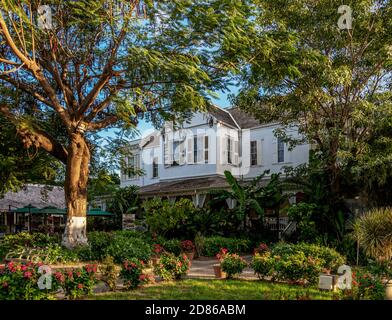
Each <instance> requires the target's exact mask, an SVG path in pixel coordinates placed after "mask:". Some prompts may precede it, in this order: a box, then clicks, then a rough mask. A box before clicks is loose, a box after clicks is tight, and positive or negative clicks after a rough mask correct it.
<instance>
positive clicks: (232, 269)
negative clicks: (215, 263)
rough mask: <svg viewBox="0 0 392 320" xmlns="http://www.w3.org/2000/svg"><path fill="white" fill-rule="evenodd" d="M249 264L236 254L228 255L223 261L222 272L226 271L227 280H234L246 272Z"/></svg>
mask: <svg viewBox="0 0 392 320" xmlns="http://www.w3.org/2000/svg"><path fill="white" fill-rule="evenodd" d="M247 265H248V264H247V262H246V261H245V260H244V259H243V258H241V257H240V256H239V255H238V254H236V253H228V254H226V255H225V257H224V258H223V260H222V261H221V267H222V271H224V272H225V273H226V274H227V276H226V278H227V279H232V278H233V277H234V276H235V275H238V274H240V273H242V271H244V269H245V268H246V267H247Z"/></svg>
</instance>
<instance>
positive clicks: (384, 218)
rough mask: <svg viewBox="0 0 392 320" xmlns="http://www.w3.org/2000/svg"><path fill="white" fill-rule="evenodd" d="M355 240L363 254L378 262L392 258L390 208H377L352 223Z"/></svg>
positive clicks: (391, 209) (391, 217) (391, 214)
mask: <svg viewBox="0 0 392 320" xmlns="http://www.w3.org/2000/svg"><path fill="white" fill-rule="evenodd" d="M354 233H355V237H356V239H357V240H358V241H359V244H360V246H361V247H362V248H363V250H364V251H365V253H366V254H367V255H369V256H370V257H373V258H375V259H377V260H379V261H383V260H390V259H391V257H392V208H379V209H373V210H371V211H369V212H368V213H367V214H365V215H363V216H361V217H359V218H358V219H357V220H356V221H355V223H354Z"/></svg>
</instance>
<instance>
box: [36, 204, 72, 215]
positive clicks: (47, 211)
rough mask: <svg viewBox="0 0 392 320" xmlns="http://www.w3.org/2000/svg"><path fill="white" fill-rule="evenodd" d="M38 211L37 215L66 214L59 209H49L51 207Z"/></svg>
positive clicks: (63, 210)
mask: <svg viewBox="0 0 392 320" xmlns="http://www.w3.org/2000/svg"><path fill="white" fill-rule="evenodd" d="M38 211H39V213H42V214H62V215H64V214H65V213H66V212H65V209H60V208H56V207H51V206H49V207H45V208H42V209H39V210H38Z"/></svg>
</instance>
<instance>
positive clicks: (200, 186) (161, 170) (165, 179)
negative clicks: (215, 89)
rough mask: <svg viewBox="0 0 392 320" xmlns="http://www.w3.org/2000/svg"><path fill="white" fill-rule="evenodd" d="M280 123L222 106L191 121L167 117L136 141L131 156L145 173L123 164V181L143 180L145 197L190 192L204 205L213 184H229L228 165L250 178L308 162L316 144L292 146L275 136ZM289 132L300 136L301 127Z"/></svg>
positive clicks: (129, 160)
mask: <svg viewBox="0 0 392 320" xmlns="http://www.w3.org/2000/svg"><path fill="white" fill-rule="evenodd" d="M279 128H281V126H280V125H279V124H278V123H260V122H259V121H258V120H256V119H254V118H253V117H252V116H250V115H248V114H245V113H244V112H243V111H240V110H239V109H238V108H231V109H222V108H219V107H216V106H213V107H210V108H209V109H208V111H206V112H197V113H195V114H194V115H193V116H192V118H191V119H189V121H187V122H186V123H183V124H180V125H177V126H175V125H173V123H169V122H168V123H165V125H164V128H163V129H162V130H161V131H153V132H150V133H149V134H147V135H145V136H144V137H142V138H141V139H138V140H135V141H132V143H131V144H130V149H131V153H130V155H129V156H128V157H127V158H126V159H125V162H126V164H127V168H130V167H131V168H134V169H135V171H138V170H140V171H141V172H142V173H143V174H142V175H136V174H133V173H134V172H131V173H129V172H128V173H127V170H123V171H122V174H121V185H122V186H128V185H137V186H139V187H140V195H141V196H142V197H145V198H149V197H154V196H161V197H167V198H169V199H175V198H176V197H183V196H186V197H191V198H192V199H193V201H194V203H195V205H197V206H203V205H204V203H205V200H206V197H207V196H208V192H209V191H210V190H211V189H222V188H227V187H228V185H227V183H226V180H225V178H224V171H225V170H229V171H231V173H232V174H233V175H234V176H235V177H237V178H239V179H241V180H242V181H246V180H250V179H252V178H254V177H256V176H258V175H260V174H261V173H263V172H264V171H265V170H269V171H270V173H278V172H282V169H283V167H287V166H291V167H296V166H298V165H301V164H304V163H307V161H308V158H309V150H310V145H309V144H301V145H297V146H296V147H295V148H294V149H292V150H290V149H289V147H288V145H287V144H286V143H284V141H283V140H282V139H279V138H277V137H276V136H275V130H277V129H279ZM286 133H287V134H288V135H289V136H291V137H293V138H297V137H299V134H298V131H297V130H296V128H295V127H293V128H292V129H290V130H289V131H286ZM131 171H133V170H131ZM229 206H230V205H229Z"/></svg>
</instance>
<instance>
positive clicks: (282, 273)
mask: <svg viewBox="0 0 392 320" xmlns="http://www.w3.org/2000/svg"><path fill="white" fill-rule="evenodd" d="M344 262H345V259H344V257H343V256H341V255H340V254H339V253H337V252H336V251H335V250H333V249H331V248H327V247H321V246H317V245H312V244H305V243H300V244H286V243H279V244H277V245H275V246H274V247H273V248H272V250H271V251H266V252H264V253H262V254H259V253H256V254H255V256H254V258H253V261H252V268H253V269H254V270H255V273H256V274H257V275H258V276H259V277H261V278H264V277H266V276H270V277H272V279H273V280H283V281H290V282H291V281H293V282H308V283H315V282H316V281H317V279H318V276H319V274H320V272H322V271H325V270H329V271H334V272H336V271H337V268H338V267H339V266H340V265H342V264H343V263H344Z"/></svg>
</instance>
